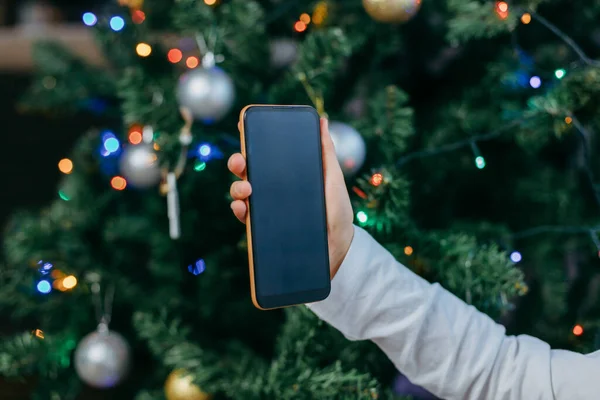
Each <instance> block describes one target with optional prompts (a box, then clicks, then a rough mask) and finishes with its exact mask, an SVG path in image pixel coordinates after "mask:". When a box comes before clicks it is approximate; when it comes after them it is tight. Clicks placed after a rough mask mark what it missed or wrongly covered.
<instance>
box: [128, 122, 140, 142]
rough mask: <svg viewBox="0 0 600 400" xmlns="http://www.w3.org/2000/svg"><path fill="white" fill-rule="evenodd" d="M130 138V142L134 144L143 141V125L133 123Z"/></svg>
mask: <svg viewBox="0 0 600 400" xmlns="http://www.w3.org/2000/svg"><path fill="white" fill-rule="evenodd" d="M128 139H129V143H131V144H134V145H135V144H140V143H142V140H143V136H142V127H141V126H140V125H133V126H132V127H131V128H129V136H128Z"/></svg>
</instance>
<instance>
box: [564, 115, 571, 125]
mask: <svg viewBox="0 0 600 400" xmlns="http://www.w3.org/2000/svg"><path fill="white" fill-rule="evenodd" d="M565 123H566V124H567V125H571V124H572V123H573V118H571V117H565Z"/></svg>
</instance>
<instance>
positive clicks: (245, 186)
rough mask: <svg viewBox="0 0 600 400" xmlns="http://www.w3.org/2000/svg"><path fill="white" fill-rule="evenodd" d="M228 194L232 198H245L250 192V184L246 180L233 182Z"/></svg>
mask: <svg viewBox="0 0 600 400" xmlns="http://www.w3.org/2000/svg"><path fill="white" fill-rule="evenodd" d="M229 194H231V197H233V199H234V200H246V199H247V198H248V197H249V196H250V195H251V194H252V186H251V185H250V182H248V181H236V182H233V183H232V184H231V188H230V189H229Z"/></svg>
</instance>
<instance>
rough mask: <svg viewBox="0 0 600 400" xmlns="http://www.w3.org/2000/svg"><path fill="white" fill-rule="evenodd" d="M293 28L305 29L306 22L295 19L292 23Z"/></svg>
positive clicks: (298, 30) (300, 30)
mask: <svg viewBox="0 0 600 400" xmlns="http://www.w3.org/2000/svg"><path fill="white" fill-rule="evenodd" d="M294 30H295V31H296V32H299V33H300V32H304V31H305V30H306V24H305V23H304V22H302V21H296V23H295V24H294Z"/></svg>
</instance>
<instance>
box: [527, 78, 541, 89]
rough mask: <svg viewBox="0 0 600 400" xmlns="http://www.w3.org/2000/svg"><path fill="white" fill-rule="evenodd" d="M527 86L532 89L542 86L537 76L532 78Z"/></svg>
mask: <svg viewBox="0 0 600 400" xmlns="http://www.w3.org/2000/svg"><path fill="white" fill-rule="evenodd" d="M529 84H530V85H531V87H532V88H534V89H538V88H539V87H540V86H542V80H541V79H540V77H539V76H532V77H531V79H530V80H529Z"/></svg>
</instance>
